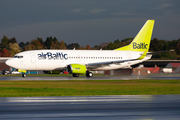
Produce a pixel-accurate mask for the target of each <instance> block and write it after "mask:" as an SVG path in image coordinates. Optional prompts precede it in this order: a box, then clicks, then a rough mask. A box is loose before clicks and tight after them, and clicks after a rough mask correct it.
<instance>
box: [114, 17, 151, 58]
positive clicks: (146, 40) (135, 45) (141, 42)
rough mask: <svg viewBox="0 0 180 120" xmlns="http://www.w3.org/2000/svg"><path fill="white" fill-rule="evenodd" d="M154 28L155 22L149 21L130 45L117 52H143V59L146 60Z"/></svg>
mask: <svg viewBox="0 0 180 120" xmlns="http://www.w3.org/2000/svg"><path fill="white" fill-rule="evenodd" d="M153 27H154V20H147V22H146V23H145V24H144V26H143V27H142V28H141V30H140V31H139V33H138V34H137V35H136V37H135V38H134V39H133V41H132V42H131V43H130V44H129V45H127V46H124V47H121V48H117V49H115V50H123V51H137V52H143V55H142V58H144V56H146V53H147V52H148V50H149V46H150V41H151V36H152V32H153ZM142 58H140V59H142Z"/></svg>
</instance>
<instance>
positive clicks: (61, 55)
mask: <svg viewBox="0 0 180 120" xmlns="http://www.w3.org/2000/svg"><path fill="white" fill-rule="evenodd" d="M141 55H142V52H132V51H115V50H32V51H25V52H21V53H18V54H16V55H15V56H14V57H13V58H11V59H9V60H7V61H6V64H7V65H9V66H11V67H13V68H16V69H22V70H43V71H48V70H63V69H65V68H66V67H67V65H70V64H81V65H88V64H98V63H100V64H101V63H104V62H113V61H124V60H131V59H132V60H133V61H127V62H117V63H115V64H113V63H112V64H109V65H101V66H99V67H96V68H92V69H91V70H110V69H118V68H123V67H129V66H130V65H133V64H137V63H139V62H142V61H144V60H147V59H150V57H145V58H144V59H143V60H135V59H138V58H139V57H140V56H141Z"/></svg>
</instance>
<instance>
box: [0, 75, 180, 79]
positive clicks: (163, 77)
mask: <svg viewBox="0 0 180 120" xmlns="http://www.w3.org/2000/svg"><path fill="white" fill-rule="evenodd" d="M134 79H158V80H162V79H164V80H171V79H176V80H177V79H179V80H180V76H173V75H168V76H165V75H163V76H93V77H85V76H80V77H71V76H67V77H64V76H62V77H26V78H23V77H13V76H0V80H134Z"/></svg>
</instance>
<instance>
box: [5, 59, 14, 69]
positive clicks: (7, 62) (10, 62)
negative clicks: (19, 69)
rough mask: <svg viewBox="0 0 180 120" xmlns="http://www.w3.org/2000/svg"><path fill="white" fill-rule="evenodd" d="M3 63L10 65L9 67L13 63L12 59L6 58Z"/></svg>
mask: <svg viewBox="0 0 180 120" xmlns="http://www.w3.org/2000/svg"><path fill="white" fill-rule="evenodd" d="M5 64H6V65H8V66H10V67H12V65H13V61H12V59H8V60H6V62H5Z"/></svg>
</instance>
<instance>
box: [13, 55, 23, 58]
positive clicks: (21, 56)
mask: <svg viewBox="0 0 180 120" xmlns="http://www.w3.org/2000/svg"><path fill="white" fill-rule="evenodd" d="M13 58H23V56H17V55H15V56H14V57H13Z"/></svg>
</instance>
